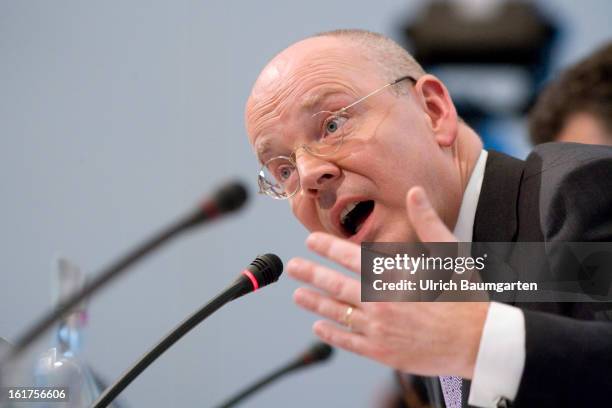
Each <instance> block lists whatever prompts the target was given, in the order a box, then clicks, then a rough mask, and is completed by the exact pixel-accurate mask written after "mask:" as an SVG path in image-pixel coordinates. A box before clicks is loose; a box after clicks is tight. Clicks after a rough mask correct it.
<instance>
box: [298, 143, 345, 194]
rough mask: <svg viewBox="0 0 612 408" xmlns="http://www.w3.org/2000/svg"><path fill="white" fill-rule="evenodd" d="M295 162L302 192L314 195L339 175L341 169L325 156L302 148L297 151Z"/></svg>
mask: <svg viewBox="0 0 612 408" xmlns="http://www.w3.org/2000/svg"><path fill="white" fill-rule="evenodd" d="M295 163H296V166H297V170H298V174H299V175H300V183H301V186H302V192H303V194H307V195H309V196H313V197H314V196H316V195H317V194H319V192H320V191H321V190H323V189H325V188H327V187H329V185H330V184H331V183H333V182H334V181H335V180H336V179H338V178H339V177H340V174H341V170H340V168H339V167H338V166H337V165H336V164H334V163H333V162H331V161H329V160H326V158H325V157H317V156H313V155H312V154H310V153H308V152H306V151H304V150H302V151H300V152H297V154H296V158H295Z"/></svg>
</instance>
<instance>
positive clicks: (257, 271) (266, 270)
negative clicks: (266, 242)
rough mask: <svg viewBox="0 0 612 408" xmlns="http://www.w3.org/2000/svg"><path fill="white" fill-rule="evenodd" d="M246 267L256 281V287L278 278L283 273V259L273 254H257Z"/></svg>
mask: <svg viewBox="0 0 612 408" xmlns="http://www.w3.org/2000/svg"><path fill="white" fill-rule="evenodd" d="M247 269H248V270H249V271H250V272H251V274H252V275H253V277H254V278H255V280H256V281H257V287H260V288H261V287H262V286H266V285H269V284H271V283H274V282H276V281H277V280H278V278H279V277H280V275H281V273H283V261H281V259H280V258H279V257H278V256H277V255H274V254H265V255H259V256H258V257H257V258H255V260H254V261H253V262H251V264H250V265H249V266H248V267H247Z"/></svg>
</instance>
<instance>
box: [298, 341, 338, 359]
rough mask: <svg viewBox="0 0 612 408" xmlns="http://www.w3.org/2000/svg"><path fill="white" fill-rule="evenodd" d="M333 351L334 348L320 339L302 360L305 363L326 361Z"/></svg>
mask: <svg viewBox="0 0 612 408" xmlns="http://www.w3.org/2000/svg"><path fill="white" fill-rule="evenodd" d="M333 352H334V349H333V348H332V347H331V346H330V345H329V344H327V343H323V342H322V341H318V342H316V343H315V344H313V345H312V346H311V347H310V348H309V349H308V350H307V351H306V352H305V353H304V354H303V355H302V361H303V363H304V364H312V363H318V362H321V361H325V360H327V359H328V358H330V357H331V355H332V354H333Z"/></svg>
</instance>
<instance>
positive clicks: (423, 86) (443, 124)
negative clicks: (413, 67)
mask: <svg viewBox="0 0 612 408" xmlns="http://www.w3.org/2000/svg"><path fill="white" fill-rule="evenodd" d="M414 87H415V90H416V92H417V95H418V97H419V102H420V104H421V107H422V108H423V110H424V112H425V114H426V115H427V119H428V122H429V126H430V127H431V130H432V132H433V134H434V136H435V138H436V141H437V142H438V144H439V145H440V146H444V147H447V146H451V145H452V144H453V143H454V142H455V138H456V137H457V128H458V124H457V111H456V109H455V105H454V104H453V101H452V100H451V97H450V95H449V93H448V90H447V89H446V87H445V86H444V84H443V83H442V81H440V80H439V79H438V78H436V77H435V76H433V75H429V74H427V75H423V76H422V77H421V78H419V80H418V81H417V83H416V84H415V86H414Z"/></svg>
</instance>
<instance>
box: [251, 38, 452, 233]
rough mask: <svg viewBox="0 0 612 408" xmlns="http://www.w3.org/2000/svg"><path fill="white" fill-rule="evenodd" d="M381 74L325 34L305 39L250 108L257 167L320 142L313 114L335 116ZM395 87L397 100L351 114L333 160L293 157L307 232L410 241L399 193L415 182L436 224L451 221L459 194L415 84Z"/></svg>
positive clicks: (373, 100) (297, 208) (265, 78)
mask: <svg viewBox="0 0 612 408" xmlns="http://www.w3.org/2000/svg"><path fill="white" fill-rule="evenodd" d="M378 72H379V71H378V70H377V67H376V65H375V64H374V63H372V62H370V61H368V60H366V59H365V58H363V56H362V55H360V53H359V52H358V51H357V50H356V49H354V48H352V47H351V46H348V45H347V44H346V43H342V42H341V41H340V40H339V39H336V38H330V37H318V38H311V39H308V40H305V41H302V42H300V43H297V44H295V45H293V46H292V47H290V48H289V49H287V50H285V51H284V52H283V53H281V54H280V55H279V56H277V57H276V58H275V59H274V60H273V61H272V62H271V63H270V64H268V66H267V67H266V68H265V69H264V71H263V72H262V73H261V75H260V77H259V79H258V80H257V82H256V84H255V86H254V88H253V92H252V94H251V97H250V98H249V101H248V103H247V109H246V123H247V131H248V134H249V140H250V142H251V144H252V145H253V147H254V149H255V151H256V152H257V154H258V158H259V160H260V162H261V163H264V162H266V161H267V160H269V159H271V158H272V157H275V156H290V155H291V153H292V152H293V151H294V149H296V148H299V147H300V146H303V145H304V144H309V143H312V142H313V141H315V140H317V139H318V138H319V137H320V135H321V128H322V126H323V124H324V122H325V120H326V119H327V118H328V115H327V114H318V115H315V116H314V117H313V115H314V114H316V113H318V112H321V111H330V112H334V111H337V110H339V109H341V108H343V107H345V106H347V105H349V104H351V103H353V102H355V101H356V100H357V99H358V98H360V97H362V96H364V95H367V94H368V93H370V92H371V91H373V90H375V89H377V88H379V87H381V86H383V85H385V83H386V82H387V81H385V80H383V79H382V78H381V76H380V75H379V74H378ZM396 86H398V87H403V88H404V92H401V95H399V96H398V95H396V94H394V93H392V92H391V91H390V90H384V91H383V92H381V93H379V94H376V95H374V96H372V97H370V98H368V99H367V100H365V101H363V102H361V103H359V104H358V105H356V106H355V107H353V108H350V109H349V110H348V111H347V115H346V118H345V119H343V120H344V123H343V124H342V129H343V131H344V132H345V134H346V136H345V139H344V142H343V144H342V146H341V147H340V149H339V151H338V152H337V153H335V154H333V155H332V156H326V157H316V156H314V155H312V154H310V153H308V152H307V151H305V150H304V149H303V148H299V149H298V150H297V151H296V156H295V159H296V164H297V170H298V173H299V176H300V183H301V190H300V191H299V192H298V193H297V194H296V195H294V196H293V197H291V198H290V199H289V201H290V205H291V209H292V211H293V213H294V214H295V216H296V217H297V218H298V219H299V220H300V222H301V223H302V224H303V225H304V226H305V227H306V228H307V229H308V230H310V231H326V232H329V233H332V234H334V235H336V236H340V237H343V238H347V239H350V240H351V241H354V242H362V241H413V240H415V233H414V231H413V229H412V227H411V226H410V223H409V221H408V217H407V215H406V209H405V195H406V192H407V191H408V190H409V189H410V187H412V186H414V185H421V186H423V187H424V188H425V189H426V191H427V192H428V194H429V196H430V200H431V201H432V202H433V204H434V206H435V207H436V208H437V209H438V212H439V214H440V215H441V217H442V219H443V220H444V219H445V218H448V216H449V211H446V207H447V204H448V203H447V202H445V200H448V198H449V196H451V201H453V197H454V201H457V199H456V197H457V196H459V197H460V194H461V193H460V192H457V191H455V190H454V189H453V187H452V186H454V185H456V184H458V183H456V177H455V174H454V172H453V171H452V160H451V161H450V162H449V155H448V151H444V149H442V148H440V146H438V144H437V143H436V139H435V137H434V136H433V134H432V131H431V123H430V120H429V117H428V115H427V113H426V112H425V111H424V109H423V104H424V102H422V101H420V100H419V95H418V94H417V92H416V91H415V90H414V88H413V86H412V83H411V82H410V81H403V82H401V83H400V84H398V85H396ZM406 89H408V91H405V90H406ZM459 200H460V199H459ZM356 204H357V205H356ZM452 216H453V214H452V212H451V214H450V217H452Z"/></svg>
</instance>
